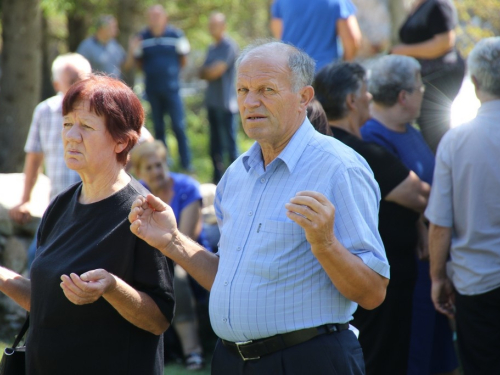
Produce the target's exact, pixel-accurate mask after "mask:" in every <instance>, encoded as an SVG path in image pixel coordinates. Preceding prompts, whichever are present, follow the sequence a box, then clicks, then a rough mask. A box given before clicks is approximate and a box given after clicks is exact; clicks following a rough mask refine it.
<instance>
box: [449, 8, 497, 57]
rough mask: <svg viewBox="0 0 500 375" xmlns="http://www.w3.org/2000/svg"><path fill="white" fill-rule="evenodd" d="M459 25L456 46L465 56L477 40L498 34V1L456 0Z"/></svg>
mask: <svg viewBox="0 0 500 375" xmlns="http://www.w3.org/2000/svg"><path fill="white" fill-rule="evenodd" d="M455 5H456V8H457V11H458V18H459V20H460V27H459V28H458V29H457V46H458V48H459V50H460V51H461V52H462V53H463V54H464V56H467V55H468V54H469V52H470V50H471V49H472V48H473V47H474V46H475V45H476V43H477V42H478V41H480V40H481V39H483V38H487V37H491V36H495V35H500V1H498V0H456V1H455Z"/></svg>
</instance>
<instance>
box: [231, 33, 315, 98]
mask: <svg viewBox="0 0 500 375" xmlns="http://www.w3.org/2000/svg"><path fill="white" fill-rule="evenodd" d="M259 49H262V56H269V54H268V53H266V52H265V50H268V49H272V50H273V53H274V54H276V55H281V54H282V53H286V54H287V55H288V68H289V69H290V71H291V72H292V74H291V76H290V83H291V86H292V90H293V91H294V92H297V91H299V90H300V89H301V88H302V87H304V86H310V85H311V84H312V82H313V79H314V69H315V67H316V63H315V62H314V60H313V59H312V58H311V57H310V56H309V55H308V54H307V53H305V52H304V51H302V50H301V49H299V48H297V47H295V46H293V45H291V44H288V43H283V42H280V41H278V40H275V39H259V40H257V41H255V42H253V43H252V44H249V45H248V46H247V47H246V48H244V49H243V51H241V54H240V56H239V57H238V60H236V69H238V68H239V66H240V64H241V62H242V61H243V60H244V59H245V58H246V57H247V56H248V55H249V54H254V53H256V52H258V50H259Z"/></svg>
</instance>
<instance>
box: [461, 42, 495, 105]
mask: <svg viewBox="0 0 500 375" xmlns="http://www.w3.org/2000/svg"><path fill="white" fill-rule="evenodd" d="M467 65H468V67H469V72H470V75H471V76H473V77H474V78H475V79H476V80H477V83H478V86H479V87H478V88H479V90H481V91H483V92H485V93H488V94H490V95H494V96H496V97H499V98H500V37H492V38H486V39H483V40H481V41H480V42H479V43H478V44H476V46H475V47H474V48H473V49H472V51H471V52H470V54H469V57H468V59H467Z"/></svg>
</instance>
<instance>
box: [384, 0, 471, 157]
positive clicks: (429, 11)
mask: <svg viewBox="0 0 500 375" xmlns="http://www.w3.org/2000/svg"><path fill="white" fill-rule="evenodd" d="M457 23H458V17H457V11H456V9H455V6H454V5H453V2H452V0H416V1H415V3H414V5H413V8H412V10H411V12H410V14H409V16H408V18H407V19H406V21H405V22H404V24H403V26H401V29H400V30H399V38H400V40H401V43H402V44H399V45H396V46H394V47H393V48H392V49H391V53H392V54H398V55H406V56H411V57H415V58H416V59H417V60H418V61H419V62H420V65H421V67H422V71H421V73H422V80H423V82H424V85H425V86H426V91H425V94H424V99H423V102H422V109H421V113H420V117H419V118H418V120H417V122H418V125H419V127H420V130H421V132H422V135H423V136H424V139H425V141H426V142H427V144H428V145H429V147H430V148H431V149H432V151H434V152H436V149H437V146H438V144H439V141H440V140H441V138H442V137H443V135H444V133H446V131H447V130H448V129H449V128H450V114H451V104H452V103H453V100H454V99H455V97H456V96H457V94H458V92H459V91H460V87H461V86H462V81H463V79H464V74H465V62H464V60H463V59H462V57H461V56H460V54H459V53H458V51H457V50H456V48H455V31H454V29H455V27H456V26H457Z"/></svg>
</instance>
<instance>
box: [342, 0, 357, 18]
mask: <svg viewBox="0 0 500 375" xmlns="http://www.w3.org/2000/svg"><path fill="white" fill-rule="evenodd" d="M354 14H356V7H355V6H354V4H353V3H352V2H351V0H341V1H339V16H340V18H342V19H347V18H349V17H350V16H352V15H354Z"/></svg>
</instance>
